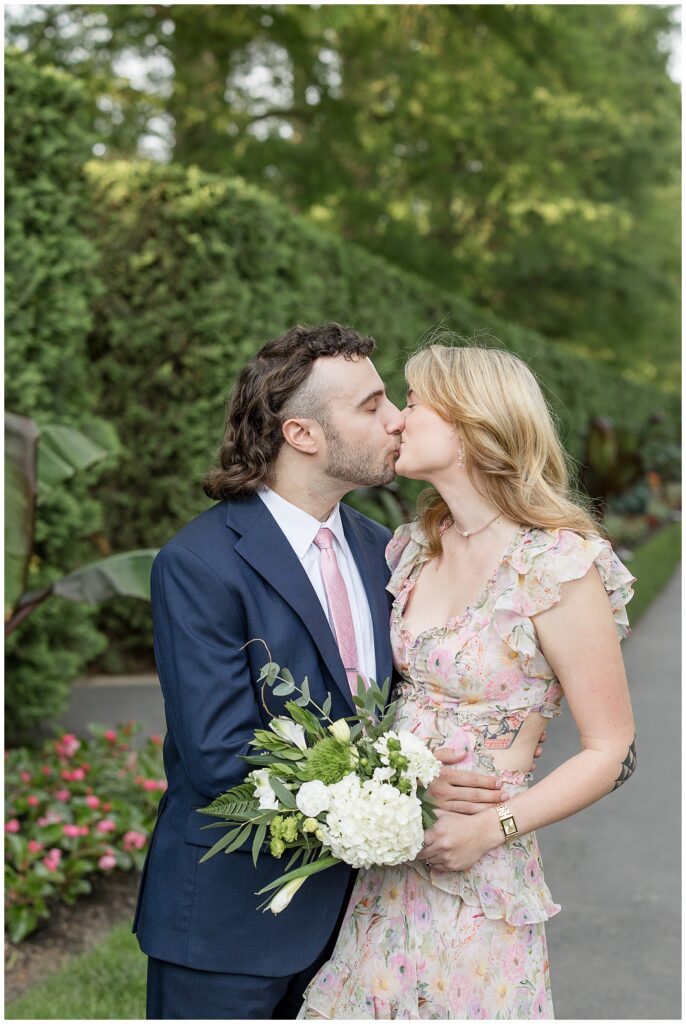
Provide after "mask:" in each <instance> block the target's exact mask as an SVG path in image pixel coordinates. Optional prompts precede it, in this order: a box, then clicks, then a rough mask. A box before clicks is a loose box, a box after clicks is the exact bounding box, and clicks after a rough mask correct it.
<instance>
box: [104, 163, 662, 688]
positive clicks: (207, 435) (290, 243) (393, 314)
mask: <svg viewBox="0 0 686 1024" xmlns="http://www.w3.org/2000/svg"><path fill="white" fill-rule="evenodd" d="M87 171H88V175H89V178H90V181H91V186H92V190H93V206H94V209H95V210H97V213H98V217H99V224H98V228H97V240H98V245H99V246H100V249H101V253H102V271H103V280H104V281H105V282H106V283H107V291H106V292H105V293H104V294H103V295H101V296H100V297H99V298H98V300H97V302H96V307H95V323H94V329H93V331H92V333H91V336H90V357H91V360H92V362H93V366H94V369H95V371H96V373H97V377H98V381H99V387H100V399H99V402H100V408H101V409H102V411H103V413H104V414H105V415H107V416H108V417H109V418H110V419H111V420H112V421H113V422H114V423H116V425H117V429H118V431H119V433H120V436H121V438H122V441H123V445H124V448H125V450H126V452H127V453H128V458H127V459H126V460H124V461H123V462H122V463H121V465H119V466H118V467H117V468H116V470H115V471H113V472H111V473H110V474H109V475H108V477H107V479H106V481H105V483H104V490H103V492H102V495H103V497H104V500H105V506H106V509H107V532H108V535H109V537H110V538H111V539H112V542H113V543H116V546H117V547H118V548H127V547H139V546H143V545H157V544H162V543H164V542H165V541H166V540H167V539H168V538H169V537H170V536H171V535H172V534H173V533H174V532H175V531H176V530H177V529H179V527H180V526H181V525H182V524H183V523H184V522H185V521H186V520H188V519H189V518H191V517H192V516H193V515H195V514H197V513H198V512H199V511H201V510H202V509H203V508H205V507H206V506H207V504H208V502H207V500H206V499H205V497H204V495H203V494H202V491H201V490H200V481H201V478H202V476H203V474H204V472H205V470H206V468H207V466H208V464H209V462H210V460H211V458H212V455H213V452H214V450H215V448H216V446H217V444H218V442H219V438H220V434H221V428H222V423H223V409H224V401H225V397H226V393H227V390H228V389H229V387H230V385H231V383H232V381H233V379H234V377H235V375H236V372H237V371H238V369H239V368H240V366H241V365H242V364H243V363H244V361H245V360H246V359H247V358H248V357H249V356H250V355H251V354H252V353H253V352H255V351H256V349H258V348H259V347H260V346H261V345H262V344H263V343H264V342H265V341H266V340H267V339H270V338H273V337H275V336H276V335H278V334H280V333H281V332H282V331H283V330H284V329H285V328H286V327H287V326H289V325H290V324H293V323H295V322H298V321H300V322H317V321H322V320H330V319H335V320H339V321H343V322H346V323H350V324H352V325H354V326H355V327H356V328H357V329H358V330H360V331H364V332H368V333H371V334H373V335H374V336H375V337H376V339H377V341H378V343H379V354H378V357H377V359H376V362H377V366H378V368H379V370H380V372H381V374H382V375H383V376H384V378H385V379H386V380H387V382H388V384H389V388H390V393H391V395H392V397H394V398H395V399H397V400H398V401H401V400H402V395H403V391H404V388H403V364H404V362H405V357H406V355H407V354H408V353H409V352H411V351H412V350H413V349H414V348H416V346H417V344H418V343H419V341H420V340H421V338H422V336H423V335H424V333H425V332H426V330H427V328H429V327H431V325H433V324H436V323H437V322H439V321H440V320H441V319H442V318H447V320H446V325H447V326H449V327H451V328H453V329H454V330H456V331H458V332H459V333H460V334H463V335H468V336H472V335H473V334H474V332H475V331H476V332H478V331H482V330H489V331H490V332H491V333H492V334H493V335H495V336H496V337H497V338H498V339H499V340H500V342H502V343H503V344H505V345H506V346H507V347H509V348H511V349H513V350H514V351H517V352H518V353H520V354H521V355H523V356H524V358H526V360H527V361H528V362H529V364H530V365H531V366H532V368H533V369H534V370H535V372H536V373H537V374H538V376H539V379H540V380H541V382H542V384H543V386H544V388H545V390H546V393H547V395H548V397H549V399H550V402H551V404H552V406H553V408H554V409H555V412H556V413H557V415H558V417H559V419H560V425H561V430H562V435H563V437H564V438H565V441H566V444H567V446H568V448H569V450H570V451H571V452H572V454H574V455H575V456H577V457H578V456H579V455H580V449H581V437H582V431H583V428H584V426H585V424H586V422H587V420H588V418H589V417H590V416H592V415H597V414H600V413H602V414H605V415H611V416H613V417H614V418H615V419H616V421H617V423H619V424H624V423H626V424H628V423H633V422H641V421H643V420H644V419H645V418H646V417H647V416H648V415H649V414H650V412H652V411H653V410H655V409H657V408H660V407H664V405H665V403H666V402H672V405H673V406H674V412H673V413H672V414H673V415H674V414H675V411H676V403H675V402H674V401H673V400H671V399H666V398H665V396H664V395H663V394H661V393H660V392H657V391H656V390H654V389H651V388H647V387H641V386H639V385H636V384H634V383H631V382H629V381H626V380H623V379H620V378H618V377H617V376H616V375H614V374H613V373H611V372H608V371H607V370H606V369H604V368H603V367H601V366H599V365H597V364H595V363H594V362H592V361H590V360H588V359H584V358H581V357H578V356H575V355H573V354H571V353H569V352H568V351H565V350H563V349H562V348H559V347H556V346H555V345H553V344H551V343H550V342H546V341H545V340H544V339H543V338H541V337H540V336H538V335H536V334H534V333H533V332H531V331H528V330H524V329H522V328H519V327H516V326H514V325H512V324H507V323H504V322H502V321H499V320H497V319H496V318H490V317H487V316H486V315H485V314H484V313H483V312H480V311H479V310H477V309H475V308H474V307H473V306H471V305H470V304H469V303H467V302H466V301H464V300H463V299H461V298H460V297H459V296H454V295H449V294H446V293H445V292H442V291H439V290H438V289H432V288H431V287H430V286H427V284H426V282H425V281H423V280H420V279H419V278H416V277H413V276H411V275H408V274H406V273H403V272H401V271H399V270H397V269H395V268H393V267H391V266H389V265H387V264H386V263H384V262H383V260H381V259H379V258H378V257H375V256H373V255H370V254H369V253H368V252H366V251H364V250H362V249H361V248H358V247H357V246H355V245H351V244H348V243H345V242H342V241H340V240H339V239H337V238H336V237H332V236H330V235H327V234H325V233H324V232H322V231H321V230H319V229H317V228H315V227H313V226H312V225H311V224H309V223H306V222H305V221H303V220H300V219H298V218H296V217H293V216H292V215H291V214H290V213H289V212H288V211H287V210H286V209H285V208H284V207H283V206H282V205H281V204H280V203H279V202H277V201H276V200H274V199H273V198H271V197H269V196H267V195H265V194H264V193H262V192H260V191H258V190H257V189H256V188H254V187H252V186H250V185H247V184H246V183H245V182H243V181H241V180H225V179H222V178H219V177H217V176H212V175H210V174H207V173H204V172H201V171H199V170H198V169H197V168H190V169H185V168H181V167H176V166H161V165H157V164H154V163H144V162H136V163H131V162H110V163H103V162H99V161H91V162H90V164H89V165H88V167H87ZM532 301H535V296H532ZM100 622H101V624H102V626H103V627H104V628H106V629H107V631H108V634H109V635H110V636H112V637H116V639H117V643H116V648H113V647H111V648H110V652H109V655H108V657H107V659H106V660H105V661H104V662H103V663H102V665H103V667H104V668H106V669H110V670H117V669H121V668H123V667H124V663H123V662H121V661H120V660H119V659H120V656H121V655H122V654H125V653H128V655H129V657H134V656H136V657H141V658H143V657H144V656H145V652H146V651H149V649H150V635H149V616H148V610H147V609H146V608H143V607H132V606H131V605H130V604H125V603H124V602H119V603H117V601H113V602H110V603H109V604H108V607H107V608H106V609H103V611H102V614H101V618H100Z"/></svg>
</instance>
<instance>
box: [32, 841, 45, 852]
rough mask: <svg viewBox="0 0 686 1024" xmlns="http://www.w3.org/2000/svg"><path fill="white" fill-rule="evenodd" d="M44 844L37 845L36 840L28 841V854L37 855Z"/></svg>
mask: <svg viewBox="0 0 686 1024" xmlns="http://www.w3.org/2000/svg"><path fill="white" fill-rule="evenodd" d="M44 845H45V844H44V843H39V842H38V840H37V839H29V853H38V852H39V851H40V850H42V849H43V847H44Z"/></svg>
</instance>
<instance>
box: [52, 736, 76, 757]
mask: <svg viewBox="0 0 686 1024" xmlns="http://www.w3.org/2000/svg"><path fill="white" fill-rule="evenodd" d="M80 746H81V740H79V739H77V737H76V736H75V735H74V734H73V732H65V733H64V735H63V736H62V738H61V739H59V740H56V741H55V750H56V751H57V753H58V754H59V755H60V756H61V757H71V756H72V754H75V753H76V751H77V750H78V749H79V747H80Z"/></svg>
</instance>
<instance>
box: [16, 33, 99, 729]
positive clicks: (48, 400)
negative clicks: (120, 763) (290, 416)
mask: <svg viewBox="0 0 686 1024" xmlns="http://www.w3.org/2000/svg"><path fill="white" fill-rule="evenodd" d="M86 105H87V100H86V97H85V94H84V92H83V90H82V87H81V86H80V85H79V83H78V82H76V81H75V80H74V79H73V78H71V77H70V76H69V75H66V74H64V73H63V72H60V71H57V70H54V69H51V68H39V67H38V66H36V65H34V63H33V61H32V60H31V58H30V57H28V56H27V55H25V54H22V53H20V52H18V51H16V50H10V51H8V53H7V55H6V62H5V140H6V141H5V175H6V178H5V181H6V197H5V242H6V245H5V266H6V286H5V317H6V329H5V367H6V381H5V402H6V408H7V409H9V410H11V411H12V412H14V413H18V414H19V415H22V416H30V417H33V419H35V420H36V421H37V422H38V424H39V425H43V424H46V423H53V422H54V423H63V424H69V425H73V426H78V427H80V428H81V429H83V430H85V431H86V432H88V433H90V434H91V435H93V436H96V437H97V438H99V439H100V440H101V441H103V442H104V443H105V446H106V447H107V448H108V449H111V448H112V445H113V440H114V439H113V437H112V433H111V431H108V430H107V429H106V425H104V424H103V423H102V422H101V421H99V420H98V419H97V417H96V416H95V415H94V413H95V410H96V409H97V405H96V403H95V401H94V394H93V388H92V377H91V372H90V368H89V363H88V353H87V348H86V339H87V336H88V332H89V330H90V328H91V324H92V312H91V310H92V306H93V302H94V300H95V298H96V296H97V295H98V294H99V293H100V292H101V291H102V286H101V285H100V282H99V275H98V272H97V249H96V247H95V245H94V244H93V241H92V238H91V237H90V236H92V234H93V229H92V225H91V226H90V227H89V226H88V219H89V217H90V215H91V214H90V204H89V198H88V190H87V188H86V187H85V183H84V176H83V171H82V166H83V164H84V162H85V161H86V160H87V159H88V158H89V157H90V155H91V147H92V143H93V139H92V138H91V136H90V129H89V128H88V127H87V125H88V122H89V118H88V116H87V113H86ZM113 464H114V457H113V458H111V459H110V460H109V465H110V468H111V467H112V466H113ZM106 468H107V467H106V466H105V465H103V466H101V467H100V468H99V472H100V473H102V472H104V471H106ZM94 481H97V473H91V474H90V475H89V477H88V480H86V479H85V478H80V479H74V480H73V481H72V482H71V483H70V484H69V485H68V486H66V487H65V488H63V489H61V490H59V491H58V492H56V493H54V494H51V495H50V497H49V498H48V499H46V500H44V501H42V502H41V504H40V507H39V516H38V523H37V528H36V548H35V555H36V557H35V559H34V562H33V565H32V568H31V572H30V578H29V588H30V589H33V588H35V587H40V586H42V585H43V584H45V583H47V582H48V581H49V580H51V579H54V578H55V577H57V576H60V575H62V574H63V573H65V572H68V571H70V570H71V569H73V568H74V567H75V566H76V565H79V564H82V563H84V562H87V561H90V560H92V559H93V558H95V557H97V554H98V551H97V549H96V548H95V546H94V543H93V541H92V540H91V539H90V538H91V536H93V535H96V534H97V532H98V531H99V530H100V529H101V528H102V525H103V510H102V503H101V502H100V500H98V499H97V498H95V497H93V494H94V493H95V492H94V490H93V487H92V484H93V482H94ZM94 619H95V612H94V610H93V609H90V608H89V607H87V606H86V605H76V604H72V603H70V602H67V601H57V600H50V601H48V602H46V603H45V604H44V605H42V606H41V607H40V608H39V609H38V610H37V611H36V612H34V613H33V615H32V616H31V617H30V618H29V619H27V621H26V623H25V624H24V625H22V626H21V627H20V628H19V629H18V630H16V631H15V632H14V633H13V634H12V635H11V636H10V637H9V639H8V642H7V647H6V653H7V659H6V686H5V716H6V717H5V728H6V738H7V741H8V742H9V743H21V742H29V741H31V740H32V739H33V730H34V728H35V726H36V725H37V724H38V723H39V722H40V721H41V720H43V719H46V718H51V717H53V716H55V715H58V714H59V713H60V712H61V711H62V710H63V707H64V704H65V702H66V700H67V699H68V694H69V683H70V681H71V680H72V679H74V678H75V677H77V676H78V675H79V674H80V673H81V672H82V671H83V668H84V666H85V665H86V663H87V662H88V661H89V660H90V659H92V658H94V657H95V656H96V655H97V654H98V653H99V652H100V651H102V650H103V649H104V648H105V647H106V645H107V641H106V638H105V637H104V636H103V635H102V634H100V633H99V632H98V630H97V629H96V627H95V625H94Z"/></svg>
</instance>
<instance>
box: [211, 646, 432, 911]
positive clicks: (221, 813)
mask: <svg viewBox="0 0 686 1024" xmlns="http://www.w3.org/2000/svg"><path fill="white" fill-rule="evenodd" d="M258 681H261V682H262V690H261V696H262V702H263V704H264V706H265V708H266V707H267V705H266V703H265V702H264V695H265V688H266V687H270V688H272V692H273V693H274V694H275V695H277V696H289V695H291V694H296V693H297V696H296V697H295V698H294V699H293V700H289V701H287V702H286V704H285V706H284V710H285V712H286V714H285V715H282V716H279V717H272V720H271V722H270V723H269V728H268V729H257V730H255V734H254V737H253V739H252V740H251V741H250V745H251V746H252V747H254V748H255V750H256V753H254V754H246V755H243V760H244V761H246V762H247V764H249V765H251V766H252V767H253V771H252V772H251V773H250V775H249V776H248V778H247V779H246V781H245V782H243V783H241V785H239V786H235V787H233V789H230V790H228V791H227V792H226V793H223V794H221V795H220V796H218V797H217V798H216V799H215V800H213V801H212V803H211V804H209V805H208V806H206V807H201V808H198V811H199V813H201V814H207V815H212V816H213V817H221V818H223V819H224V820H223V821H214V822H212V823H210V824H209V825H205V826H203V828H206V829H210V828H223V829H226V827H227V825H228V826H230V828H229V831H228V832H225V834H224V835H223V836H221V838H220V839H219V840H218V841H217V842H216V843H215V844H214V845H213V846H212V847H211V848H210V849H209V850H208V852H207V853H206V854H205V855H204V856H203V857H202V858H201V860H200V863H203V862H204V861H206V860H208V859H209V858H211V857H213V856H215V855H216V854H217V853H220V852H224V853H232V852H233V851H235V850H237V849H239V847H241V846H243V844H244V843H246V841H247V840H248V839H249V837H250V836H251V834H252V857H253V862H254V863H255V864H257V859H258V857H259V855H260V853H261V852H263V851H265V850H266V849H268V850H269V852H270V854H271V855H272V856H273V857H275V858H277V859H278V858H281V857H282V856H283V855H284V854H285V853H289V854H290V859H289V860H288V863H287V865H286V867H285V872H284V874H283V875H281V876H280V877H279V878H278V879H276V880H275V881H274V882H272V883H270V885H268V886H265V888H264V889H261V890H260V892H259V894H258V895H262V894H263V893H268V894H269V895H268V896H267V899H266V900H265V904H266V903H268V904H269V909H271V910H272V911H273V912H274V913H278V912H280V910H282V909H283V908H284V907H285V906H286V905H287V904H288V902H289V901H290V899H291V898H292V896H293V894H294V893H295V891H297V889H298V888H299V887H300V885H302V884H303V883H304V881H305V879H306V878H307V877H309V876H310V875H312V874H314V873H315V872H318V871H323V870H325V869H326V868H328V867H331V866H333V865H334V864H337V863H339V862H340V861H341V859H343V858H341V857H338V856H332V855H331V849H330V848H329V846H328V844H327V839H328V836H327V831H326V815H325V812H326V810H327V807H328V803H327V799H328V798H326V797H325V796H324V794H325V793H326V791H327V787H330V786H335V785H336V784H337V783H341V782H343V780H346V779H348V778H350V777H354V778H355V779H358V780H359V782H360V784H364V783H366V782H370V783H372V784H376V785H378V780H375V772H376V770H377V769H381V770H382V774H383V781H384V782H387V783H390V786H389V787H387V791H388V790H389V789H390V787H393V790H394V791H395V790H397V792H398V793H399V794H401V799H402V795H403V794H404V795H408V796H409V795H411V794H415V793H416V797H417V799H418V800H419V804H420V806H421V828H424V829H426V828H429V827H430V826H431V825H432V824H433V822H434V821H435V813H434V811H433V809H432V805H431V802H430V799H429V797H428V795H427V793H426V785H419V786H417V780H416V779H415V780H414V785H413V782H412V781H411V780H410V779H409V778H407V777H405V776H404V774H403V773H404V771H405V770H406V769H407V768H408V766H409V764H410V760H409V758H408V757H407V756H405V755H404V754H403V751H402V745H401V742H400V740H398V739H397V738H395V734H393V733H389V731H388V730H389V728H390V726H391V724H392V722H393V719H394V716H395V708H396V703H395V702H391V703H390V704H389V703H388V701H389V696H390V679H386V680H385V682H384V683H383V684H382V686H380V687H379V686H377V685H376V683H374V682H373V681H370V683H369V685H366V684H365V681H364V680H363V679H362V678H361V677H360V676H358V686H357V693H356V695H354V697H353V701H354V704H355V707H356V709H357V711H356V714H355V715H351V716H348V717H347V718H344V719H339V720H338V721H334V720H333V719H332V718H331V715H330V711H331V695H330V694H327V697H326V700H325V701H324V703H323V705H322V706H321V707H320V706H319V705H318V704H317V703H316V702H315V701H314V700H313V699H312V696H311V694H310V688H309V682H308V679H307V677H305V679H303V681H302V683H301V685H300V686H297V684H296V682H295V680H294V678H293V675H292V673H291V672H290V671H289V670H288V669H287V668H281V666H279V665H278V664H277V663H276V662H274V661H272V660H271V656H270V660H269V662H268V663H267V664H266V665H264V666H263V668H262V670H261V672H260V676H259V680H258ZM308 705H309V707H308ZM310 708H312V709H313V710H310ZM349 723H351V724H349ZM416 742H419V741H416ZM380 743H381V744H382V746H381V747H380V746H379V744H380ZM424 753H425V756H427V752H426V751H425V752H424ZM428 757H429V759H430V760H433V758H432V755H428ZM427 785H428V783H427ZM303 786H309V787H310V789H309V793H308V796H307V798H306V800H305V801H304V802H303V801H299V800H298V797H299V796H300V790H301V787H303ZM323 797H324V799H322V798H323ZM307 804H309V806H307ZM417 823H419V819H418V820H417ZM253 830H254V833H253ZM298 860H300V864H299V865H298V866H297V867H296V866H295V865H296V864H297V862H298ZM274 889H276V890H277V893H276V894H275V895H274V894H272V890H274ZM263 905H264V904H263Z"/></svg>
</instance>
